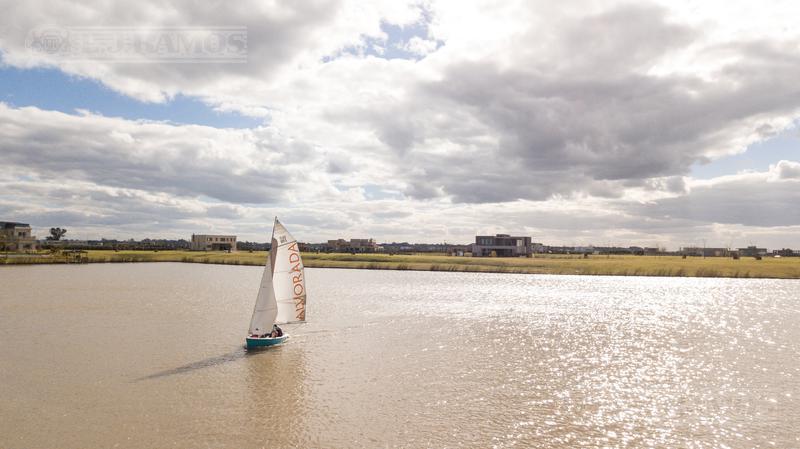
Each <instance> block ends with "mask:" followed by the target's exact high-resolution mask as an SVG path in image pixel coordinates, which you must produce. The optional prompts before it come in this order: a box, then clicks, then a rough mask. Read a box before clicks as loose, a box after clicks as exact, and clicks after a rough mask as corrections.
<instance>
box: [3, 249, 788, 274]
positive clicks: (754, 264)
mask: <svg viewBox="0 0 800 449" xmlns="http://www.w3.org/2000/svg"><path fill="white" fill-rule="evenodd" d="M266 257H267V253H266V252H253V253H250V252H237V253H230V254H229V253H217V252H192V251H88V252H87V254H86V258H87V259H88V260H87V261H88V262H89V263H104V262H105V263H114V262H187V263H212V264H227V265H263V264H264V261H265V260H266ZM303 261H304V262H305V265H306V266H307V267H314V268H362V269H374V270H421V271H466V272H492V273H542V274H583V275H621V276H696V277H744V278H784V279H800V258H779V259H775V258H764V259H763V260H755V259H753V258H742V259H740V260H733V259H730V258H718V257H710V258H706V259H702V258H696V257H690V258H687V259H682V258H681V257H673V256H663V257H662V256H610V257H609V256H589V258H588V259H584V258H582V256H540V257H536V258H532V259H525V258H482V257H475V258H473V257H448V256H435V255H396V256H390V255H385V254H357V255H351V254H315V253H305V254H303ZM3 263H6V264H36V263H66V259H65V258H64V257H60V256H51V255H46V254H41V255H36V256H27V257H26V256H16V257H6V258H4V257H3V256H2V255H0V264H3Z"/></svg>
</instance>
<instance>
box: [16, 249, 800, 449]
mask: <svg viewBox="0 0 800 449" xmlns="http://www.w3.org/2000/svg"><path fill="white" fill-rule="evenodd" d="M261 271H262V269H261V268H258V267H244V266H224V265H203V264H179V263H158V264H156V263H152V264H151V263H141V264H94V265H67V266H64V265H43V266H9V267H0V285H2V290H0V398H1V399H0V447H1V448H10V449H13V448H50V449H52V448H88V447H103V448H112V447H120V448H154V447H159V448H166V447H175V448H189V447H191V448H262V447H263V448H282V447H368V448H376V447H409V448H419V447H477V448H486V447H498V448H506V447H542V448H573V447H578V446H580V447H598V448H599V447H633V448H638V447H683V448H718V447H731V448H751V447H765V448H766V447H778V448H787V447H798V446H800V437H798V434H800V281H798V280H759V279H708V278H655V277H651V278H646V277H610V276H609V277H601V276H597V277H584V276H548V275H516V274H477V273H442V272H438V273H437V272H410V271H368V270H334V269H307V270H306V271H307V288H308V292H309V294H308V309H307V318H308V320H309V321H308V323H306V324H303V325H287V326H285V328H284V329H285V330H286V331H287V332H288V333H290V334H291V338H290V339H289V341H288V343H287V344H285V345H283V346H280V347H276V348H271V349H268V350H264V351H260V352H255V353H252V352H246V351H245V350H244V349H243V343H244V336H245V333H246V331H247V326H248V324H249V320H250V314H251V313H252V308H253V303H254V300H255V295H256V292H257V289H258V283H259V279H260V276H261Z"/></svg>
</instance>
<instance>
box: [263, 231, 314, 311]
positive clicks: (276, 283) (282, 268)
mask: <svg viewBox="0 0 800 449" xmlns="http://www.w3.org/2000/svg"><path fill="white" fill-rule="evenodd" d="M270 260H271V262H272V288H273V290H274V294H275V301H276V302H277V304H278V313H277V316H276V318H275V322H276V323H278V324H283V323H295V322H299V321H305V319H306V275H305V272H304V271H303V260H302V259H301V258H300V246H299V245H298V243H297V240H295V239H294V237H292V235H291V234H289V231H287V230H286V228H284V227H283V225H282V224H281V223H280V222H279V221H278V220H277V219H276V220H275V227H274V228H273V230H272V248H271V250H270Z"/></svg>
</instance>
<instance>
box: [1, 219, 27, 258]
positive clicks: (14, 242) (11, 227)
mask: <svg viewBox="0 0 800 449" xmlns="http://www.w3.org/2000/svg"><path fill="white" fill-rule="evenodd" d="M0 250H2V251H35V250H36V237H35V236H33V235H31V226H30V225H29V224H27V223H16V222H13V221H0Z"/></svg>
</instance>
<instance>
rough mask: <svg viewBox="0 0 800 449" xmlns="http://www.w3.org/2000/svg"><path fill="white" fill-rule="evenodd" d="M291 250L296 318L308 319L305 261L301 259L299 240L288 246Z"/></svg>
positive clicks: (290, 260)
mask: <svg viewBox="0 0 800 449" xmlns="http://www.w3.org/2000/svg"><path fill="white" fill-rule="evenodd" d="M288 250H289V266H290V267H291V269H290V270H289V272H290V273H296V274H293V275H292V300H293V301H294V310H295V318H296V319H297V320H300V321H302V320H305V319H306V287H305V283H304V282H303V263H302V262H301V261H300V250H299V249H298V248H297V242H294V243H292V244H291V245H289V247H288Z"/></svg>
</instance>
